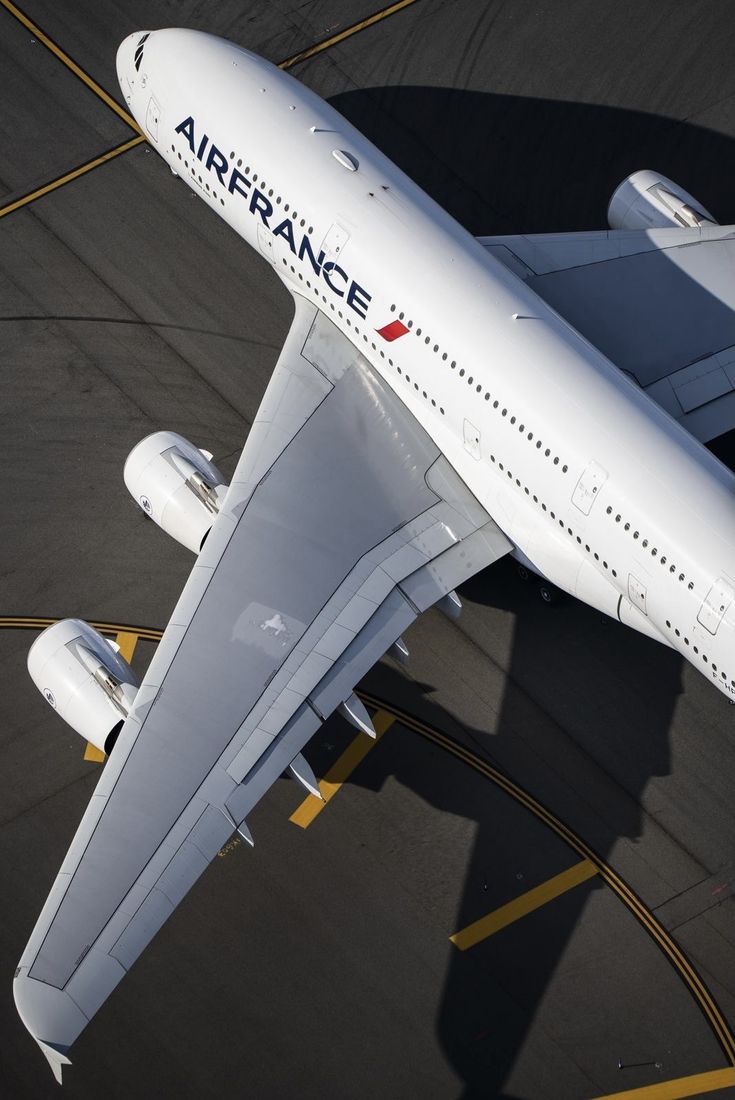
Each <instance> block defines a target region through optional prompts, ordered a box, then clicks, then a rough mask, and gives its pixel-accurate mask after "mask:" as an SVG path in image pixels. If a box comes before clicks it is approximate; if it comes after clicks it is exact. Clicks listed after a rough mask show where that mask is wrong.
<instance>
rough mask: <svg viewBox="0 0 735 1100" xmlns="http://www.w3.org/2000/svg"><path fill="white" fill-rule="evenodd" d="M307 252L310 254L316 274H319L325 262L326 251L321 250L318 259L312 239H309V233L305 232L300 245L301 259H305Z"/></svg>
mask: <svg viewBox="0 0 735 1100" xmlns="http://www.w3.org/2000/svg"><path fill="white" fill-rule="evenodd" d="M307 252H308V254H309V263H310V264H311V266H312V267H313V268H314V274H315V275H319V273H320V272H321V270H322V264H323V263H324V253H323V252H320V253H319V259H318V260H317V258H316V256H315V255H314V251H313V249H312V247H311V241H310V240H309V237H308V234H304V237H303V238H302V241H301V244H300V245H299V259H300V260H303V258H304V253H307Z"/></svg>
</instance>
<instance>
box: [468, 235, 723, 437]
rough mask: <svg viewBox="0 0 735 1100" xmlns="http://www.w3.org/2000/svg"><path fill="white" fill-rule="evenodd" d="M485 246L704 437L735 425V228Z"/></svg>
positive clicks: (489, 241)
mask: <svg viewBox="0 0 735 1100" xmlns="http://www.w3.org/2000/svg"><path fill="white" fill-rule="evenodd" d="M479 241H480V243H481V244H482V245H483V246H484V247H485V248H486V249H487V250H488V252H490V253H492V255H493V256H495V258H496V259H498V260H500V261H501V262H502V263H504V264H505V266H506V267H508V268H509V269H510V270H511V271H513V272H514V273H515V274H516V275H518V276H520V278H522V279H523V280H524V281H525V282H526V283H528V285H529V286H530V287H532V289H533V290H535V291H536V293H537V294H539V295H540V297H541V298H543V299H544V301H546V302H548V303H549V305H551V306H552V307H553V308H554V309H555V310H556V311H557V312H558V313H560V314H561V316H562V317H564V318H565V319H566V320H567V321H569V322H570V324H572V325H573V326H574V328H575V329H577V331H579V332H581V333H582V335H583V336H586V337H587V339H588V340H589V341H590V343H592V344H594V345H595V347H597V348H599V349H600V351H602V352H603V353H604V354H605V355H607V356H608V358H609V359H611V360H612V362H613V363H615V364H616V365H617V366H618V367H620V368H621V369H622V370H624V371H625V372H626V373H627V374H628V375H630V376H631V377H632V378H634V379H635V381H636V382H637V383H638V384H639V385H640V386H641V387H642V388H643V389H644V390H645V391H646V393H648V394H649V396H650V397H652V398H653V400H654V401H656V402H657V403H658V404H659V405H661V407H662V408H664V409H665V410H666V411H667V412H668V413H670V414H671V416H673V417H674V418H675V419H676V420H679V421H680V422H681V423H682V424H683V425H684V427H685V428H687V430H688V431H689V432H691V434H692V435H694V436H696V438H697V439H699V440H701V441H702V442H705V443H706V442H707V441H708V440H710V439H714V438H715V436H718V435H721V434H722V433H723V432H725V431H728V430H729V429H731V428H733V427H735V227H733V226H708V227H707V228H703V229H677V228H673V229H649V230H635V231H626V230H610V231H600V232H592V233H548V234H537V235H533V236H526V237H524V236H512V237H481V238H479Z"/></svg>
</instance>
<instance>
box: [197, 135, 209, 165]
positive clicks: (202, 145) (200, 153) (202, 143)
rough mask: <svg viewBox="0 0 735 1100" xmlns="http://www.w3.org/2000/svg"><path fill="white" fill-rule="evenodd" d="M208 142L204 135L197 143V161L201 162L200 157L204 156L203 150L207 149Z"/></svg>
mask: <svg viewBox="0 0 735 1100" xmlns="http://www.w3.org/2000/svg"><path fill="white" fill-rule="evenodd" d="M208 141H209V138H208V137H207V135H206V134H205V135H204V137H203V138H202V140H201V141H200V142H199V148H198V149H197V160H201V159H202V157H203V156H204V150H205V149H206V147H207V142H208Z"/></svg>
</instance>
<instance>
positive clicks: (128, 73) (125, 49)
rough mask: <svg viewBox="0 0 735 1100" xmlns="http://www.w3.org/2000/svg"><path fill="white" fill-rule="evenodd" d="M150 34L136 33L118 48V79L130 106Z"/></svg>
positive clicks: (147, 32)
mask: <svg viewBox="0 0 735 1100" xmlns="http://www.w3.org/2000/svg"><path fill="white" fill-rule="evenodd" d="M149 34H150V31H135V32H134V33H133V34H129V35H128V37H127V38H124V39H123V40H122V42H121V43H120V45H119V46H118V48H117V58H116V66H117V79H118V82H119V84H120V89H121V91H122V94H123V95H124V97H125V100H126V102H127V104H128V106H130V100H131V98H132V94H133V88H134V87H135V81H136V76H137V75H138V71H139V69H140V63H141V60H142V56H143V47H144V45H145V42H146V39H147V38H148V36H149Z"/></svg>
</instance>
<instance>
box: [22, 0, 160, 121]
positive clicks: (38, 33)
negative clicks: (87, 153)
mask: <svg viewBox="0 0 735 1100" xmlns="http://www.w3.org/2000/svg"><path fill="white" fill-rule="evenodd" d="M0 4H2V6H3V7H4V8H5V10H6V11H8V12H10V14H11V15H14V16H15V18H16V19H17V20H18V21H19V22H20V23H22V24H23V26H24V27H25V28H26V29H27V30H29V31H30V32H31V34H32V35H33V37H34V38H36V39H37V40H38V41H39V42H41V43H43V45H44V46H46V48H47V49H49V50H51V53H52V54H54V55H55V56H56V57H58V59H59V61H61V62H62V64H64V65H66V67H67V69H69V70H70V71H71V72H73V73H74V75H75V76H78V77H79V79H80V80H81V81H82V82H83V83H84V84H86V85H87V87H88V88H90V89H91V90H92V91H93V92H94V94H95V95H96V96H97V97H98V98H99V99H101V100H102V102H103V103H106V104H107V106H108V107H109V108H110V110H111V111H114V112H115V114H116V115H119V117H120V118H121V119H122V120H123V122H127V124H128V126H130V127H132V129H133V130H135V132H136V133H137V134H139V133H140V128H139V126H138V123H137V122H136V121H135V119H134V118H132V117H131V116H130V115H129V114H128V112H127V111H126V110H124V108H122V107H121V106H120V104H119V103H118V102H117V101H116V100H114V99H113V98H112V96H111V95H109V94H108V93H107V92H106V91H105V89H104V88H101V87H100V85H99V84H98V83H97V81H96V80H93V79H92V77H91V76H90V75H89V73H85V71H84V69H82V68H80V67H79V65H77V63H76V61H72V59H71V58H70V57H69V55H68V54H67V53H64V51H63V50H62V48H61V46H59V45H57V44H56V42H54V40H53V38H49V36H48V35H47V34H46V33H45V32H44V31H42V30H41V28H40V27H39V26H38V24H37V23H34V22H33V20H32V19H29V17H28V16H27V15H26V14H25V12H22V11H21V10H20V8H19V7H17V5H16V4H13V3H12V0H0Z"/></svg>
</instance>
